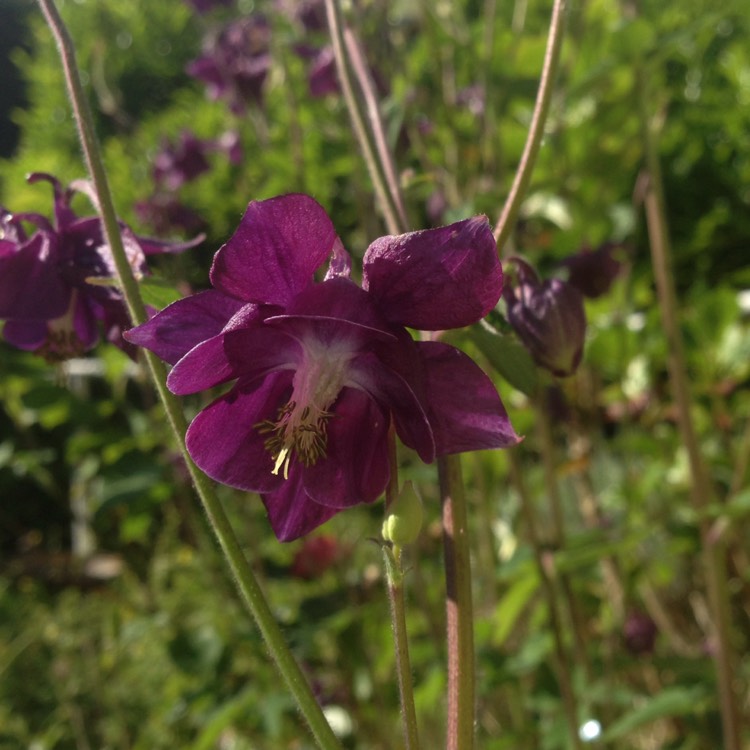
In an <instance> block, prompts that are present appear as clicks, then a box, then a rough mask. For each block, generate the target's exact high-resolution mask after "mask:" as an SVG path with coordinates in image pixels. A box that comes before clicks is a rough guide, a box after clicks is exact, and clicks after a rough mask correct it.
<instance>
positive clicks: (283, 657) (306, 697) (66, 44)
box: [39, 0, 341, 750]
mask: <svg viewBox="0 0 750 750" xmlns="http://www.w3.org/2000/svg"><path fill="white" fill-rule="evenodd" d="M39 5H40V7H41V9H42V12H43V13H44V16H45V18H46V20H47V23H48V24H49V26H50V28H51V30H52V33H53V35H54V37H55V41H56V42H57V45H58V48H59V50H60V56H61V59H62V64H63V69H64V71H65V78H66V82H67V85H68V93H69V95H70V98H71V102H72V104H73V110H74V113H75V118H76V124H77V126H78V132H79V135H80V137H81V143H82V146H83V152H84V156H85V159H86V164H87V166H88V169H89V173H90V175H91V179H92V181H93V183H94V188H95V190H96V194H97V197H98V201H97V203H98V206H97V209H98V210H99V211H100V213H101V219H102V224H103V225H104V231H105V235H106V238H107V242H108V243H109V245H110V247H111V248H112V255H113V257H114V260H115V265H116V269H117V274H118V277H119V278H118V282H119V284H120V287H121V288H122V290H123V293H124V295H125V298H126V300H127V305H128V309H129V311H130V314H131V316H132V318H133V321H134V322H135V323H142V322H144V321H145V320H146V311H145V307H144V305H143V300H142V299H141V296H140V291H139V289H138V284H137V282H136V280H135V278H134V276H133V271H132V269H131V268H130V265H129V264H128V260H127V256H126V255H125V250H124V248H123V245H122V238H121V237H120V231H119V228H118V225H117V219H116V216H115V210H114V206H113V203H112V196H111V194H110V191H109V185H108V183H107V178H106V174H105V171H104V165H103V163H102V159H101V155H100V150H99V145H98V143H97V140H96V136H95V134H94V127H93V119H92V117H91V112H90V110H89V107H88V102H87V100H86V96H85V93H84V91H83V88H82V86H81V81H80V77H79V74H78V66H77V64H76V59H75V51H74V48H73V43H72V41H71V39H70V35H69V34H68V31H67V29H66V27H65V25H64V23H63V21H62V19H61V18H60V15H59V13H58V11H57V8H56V7H55V4H54V2H53V0H39ZM146 359H147V362H148V365H149V369H150V372H151V375H152V377H153V380H154V385H155V386H156V389H157V391H158V392H159V396H160V397H161V400H162V403H163V405H164V408H165V410H166V412H167V415H168V417H169V422H170V425H171V427H172V429H173V430H174V433H175V437H176V439H177V442H178V444H179V446H180V450H181V451H182V455H183V457H184V459H185V463H186V464H187V466H188V469H189V470H190V475H191V477H192V479H193V482H194V484H195V488H196V490H197V492H198V496H199V497H200V499H201V502H202V503H203V507H204V509H205V511H206V515H207V516H208V519H209V522H210V524H211V526H212V528H213V530H214V533H215V534H216V537H217V539H218V541H219V544H220V546H221V549H222V551H223V552H224V555H225V558H226V561H227V564H228V566H229V568H230V570H231V571H232V574H233V575H234V578H235V581H236V583H237V587H238V589H239V590H240V592H241V594H242V597H243V600H244V601H245V604H246V605H247V607H248V610H249V611H250V613H251V614H252V615H253V617H254V618H255V621H256V623H257V625H258V628H259V629H260V631H261V633H262V635H263V637H264V639H265V641H266V645H267V647H268V650H269V651H270V652H271V655H272V656H273V658H274V661H275V662H276V666H277V667H278V668H279V671H280V672H281V673H282V675H283V677H284V679H285V680H286V682H287V685H288V687H289V689H290V691H291V692H292V694H293V695H294V697H295V698H296V700H297V703H298V706H299V709H300V711H301V712H302V714H303V715H304V717H305V718H306V719H307V721H308V723H309V725H310V728H311V730H312V733H313V735H314V736H315V739H316V740H317V742H318V746H319V747H320V748H322V749H323V750H341V745H340V743H339V741H338V740H337V739H336V736H335V735H334V734H333V731H332V730H331V728H330V726H329V725H328V722H327V721H326V718H325V716H324V715H323V712H322V711H321V709H320V706H319V705H318V702H317V700H316V699H315V696H314V695H313V692H312V690H311V689H310V686H309V684H308V682H307V680H306V679H305V676H304V674H303V673H302V670H301V669H300V667H299V665H298V664H297V662H296V661H295V659H294V657H293V656H292V653H291V651H290V650H289V647H288V646H287V645H286V642H285V641H284V637H283V635H282V633H281V630H280V629H279V626H278V625H277V623H276V621H275V619H274V617H273V614H272V613H271V610H270V608H269V606H268V603H267V602H266V599H265V597H264V596H263V592H262V591H261V588H260V586H259V584H258V581H257V580H256V578H255V576H254V574H253V572H252V570H251V568H250V566H249V564H248V562H247V559H246V558H245V555H244V553H243V551H242V548H241V547H240V544H239V542H238V540H237V537H236V536H235V534H234V531H233V530H232V527H231V525H230V523H229V520H228V518H227V517H226V514H225V513H224V509H223V508H222V506H221V502H220V501H219V498H218V496H217V495H216V492H215V489H214V486H213V484H212V483H211V481H210V480H209V479H208V477H206V475H205V474H203V473H202V472H201V471H200V470H199V469H198V468H197V467H196V466H195V464H194V463H193V462H192V460H191V459H190V456H189V454H188V453H187V450H186V449H185V443H184V434H185V430H186V426H187V425H186V422H185V416H184V414H183V413H182V410H181V408H180V404H179V402H178V401H177V399H176V398H175V397H174V396H173V395H172V394H171V393H170V392H169V390H168V389H167V388H166V385H165V380H166V377H165V375H166V372H165V368H164V365H163V364H162V362H161V361H160V360H159V359H158V358H157V357H156V356H154V355H153V354H151V353H150V352H147V356H146Z"/></svg>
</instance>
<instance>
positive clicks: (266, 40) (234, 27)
mask: <svg viewBox="0 0 750 750" xmlns="http://www.w3.org/2000/svg"><path fill="white" fill-rule="evenodd" d="M270 39H271V25H270V24H269V23H268V20H267V19H266V18H265V16H263V15H261V14H260V13H254V14H252V15H250V16H247V17H246V18H240V19H239V20H237V21H232V22H231V23H229V24H227V25H226V26H224V27H223V28H222V29H221V30H220V31H219V33H218V34H217V35H215V36H212V37H210V38H209V39H208V41H207V43H206V44H205V45H204V49H203V54H202V55H201V56H200V57H199V58H197V59H196V60H193V62H191V63H190V64H189V65H188V69H187V72H188V73H189V74H190V75H191V76H193V77H195V78H198V79H199V80H201V81H203V82H204V83H205V84H206V90H207V93H208V96H209V98H211V99H223V100H225V101H226V102H227V104H228V105H229V108H230V109H231V111H232V112H234V114H237V115H241V114H243V113H244V112H245V110H246V108H247V105H248V104H250V103H253V104H260V103H261V102H262V100H263V84H264V83H265V80H266V77H267V75H268V71H269V69H270V66H271V55H270V46H269V45H270Z"/></svg>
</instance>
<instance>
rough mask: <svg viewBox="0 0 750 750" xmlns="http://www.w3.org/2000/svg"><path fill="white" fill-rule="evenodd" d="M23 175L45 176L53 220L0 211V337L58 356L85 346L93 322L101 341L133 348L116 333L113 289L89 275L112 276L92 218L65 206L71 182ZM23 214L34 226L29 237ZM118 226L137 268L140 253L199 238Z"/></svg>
mask: <svg viewBox="0 0 750 750" xmlns="http://www.w3.org/2000/svg"><path fill="white" fill-rule="evenodd" d="M28 179H29V182H32V183H33V182H38V181H39V180H45V181H47V182H50V183H51V184H52V187H53V190H54V214H55V220H54V222H53V223H51V222H50V221H49V220H48V219H47V218H46V217H44V216H41V215H39V214H16V215H11V214H10V213H8V212H7V211H5V210H4V209H3V210H2V211H1V212H0V216H1V217H2V218H1V219H0V319H2V320H5V321H6V323H5V327H4V329H3V334H4V336H5V339H6V341H8V342H9V343H10V344H12V345H13V346H16V347H18V348H19V349H26V350H29V351H34V352H36V353H38V354H40V355H42V356H44V357H45V358H47V359H48V360H51V361H53V360H61V359H66V358H69V357H73V356H77V355H80V354H82V353H83V352H85V351H87V350H88V349H91V348H92V347H93V346H94V345H95V344H96V343H97V341H98V340H99V327H100V325H101V326H103V329H104V335H105V337H106V338H107V339H108V340H109V341H111V342H112V343H114V344H115V345H117V346H119V347H120V348H121V349H123V350H124V351H126V352H127V353H128V354H130V355H131V356H134V354H135V348H134V347H133V346H132V345H130V344H128V343H126V342H125V341H123V339H122V330H123V329H124V328H128V327H130V325H131V323H130V319H129V317H128V313H127V309H126V306H125V302H124V300H123V297H122V294H121V292H120V291H119V290H118V289H117V288H116V287H115V286H111V285H109V284H106V283H105V284H101V285H100V284H95V283H91V282H92V281H94V280H96V279H102V280H107V279H112V278H113V277H115V276H116V273H115V266H114V260H113V258H112V252H111V250H110V248H109V246H108V245H107V243H106V240H105V238H104V233H103V231H102V226H101V222H100V220H99V218H98V217H93V216H92V217H83V218H79V217H78V216H76V214H75V213H74V212H73V210H72V208H71V207H70V200H71V198H72V196H73V194H74V192H75V191H76V188H68V189H67V190H63V188H62V186H61V185H60V183H59V182H58V180H57V179H55V178H54V177H52V176H51V175H48V174H43V173H35V174H32V175H30V176H29V178H28ZM24 222H25V223H28V224H32V225H34V226H35V227H36V230H35V231H34V233H33V234H32V235H31V236H30V237H29V236H28V235H27V234H26V231H25V229H24V226H23V224H24ZM120 229H121V232H122V240H123V244H124V246H125V252H126V253H127V255H128V260H129V262H130V265H131V266H132V268H133V270H134V271H135V272H136V273H137V274H145V273H147V267H146V256H147V255H152V254H155V253H165V252H179V251H181V250H184V249H185V248H187V247H190V246H192V245H194V244H197V242H198V241H200V240H201V239H202V238H198V240H197V241H193V242H191V243H183V244H168V243H164V242H159V241H157V240H151V239H146V238H143V237H136V235H135V234H133V232H132V231H131V230H130V229H129V228H128V227H127V226H125V225H124V224H120Z"/></svg>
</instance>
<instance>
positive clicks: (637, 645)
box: [623, 611, 658, 654]
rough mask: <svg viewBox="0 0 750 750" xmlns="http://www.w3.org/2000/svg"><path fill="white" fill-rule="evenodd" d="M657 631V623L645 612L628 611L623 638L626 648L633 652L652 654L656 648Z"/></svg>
mask: <svg viewBox="0 0 750 750" xmlns="http://www.w3.org/2000/svg"><path fill="white" fill-rule="evenodd" d="M657 633H658V629H657V627H656V623H655V622H654V621H653V620H652V619H651V618H650V617H649V616H648V615H647V614H646V613H645V612H639V611H632V612H628V614H627V616H626V618H625V624H624V626H623V638H624V641H625V648H626V649H627V650H628V651H630V653H631V654H650V653H651V652H652V651H653V650H654V643H655V641H656V635H657Z"/></svg>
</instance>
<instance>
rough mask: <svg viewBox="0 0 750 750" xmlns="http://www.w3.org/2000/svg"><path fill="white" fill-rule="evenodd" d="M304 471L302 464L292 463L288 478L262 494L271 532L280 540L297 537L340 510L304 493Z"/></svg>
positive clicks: (289, 540)
mask: <svg viewBox="0 0 750 750" xmlns="http://www.w3.org/2000/svg"><path fill="white" fill-rule="evenodd" d="M303 472H304V469H303V467H301V466H297V467H294V468H293V469H291V471H290V472H289V479H287V480H286V481H285V482H284V483H283V484H282V485H281V486H280V487H279V488H278V489H277V490H275V491H274V492H270V493H267V494H263V495H261V500H263V504H264V505H265V506H266V510H267V511H268V520H269V522H270V523H271V528H272V529H273V533H274V534H276V538H277V539H278V540H279V541H280V542H291V541H292V540H294V539H299V537H301V536H304V535H305V534H308V533H309V532H311V531H312V530H313V529H316V528H317V527H318V526H320V525H321V524H323V523H325V522H326V521H327V520H328V519H329V518H331V517H332V516H335V515H336V514H337V513H338V512H339V510H340V509H339V508H331V507H328V506H325V505H320V504H318V503H316V502H315V501H314V500H312V499H311V498H310V497H309V496H308V495H307V493H306V492H305V489H304V487H303Z"/></svg>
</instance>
